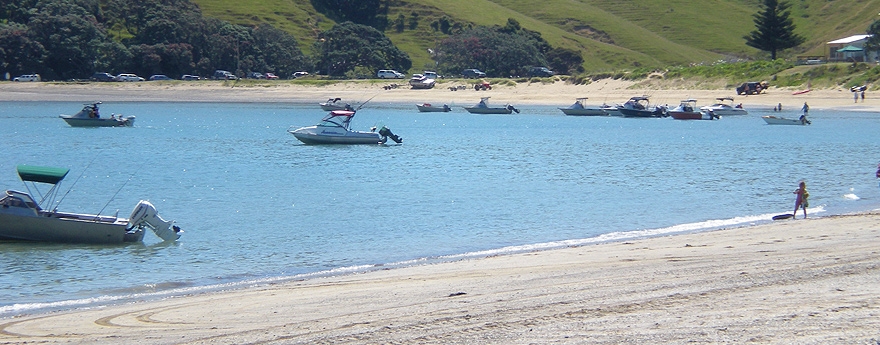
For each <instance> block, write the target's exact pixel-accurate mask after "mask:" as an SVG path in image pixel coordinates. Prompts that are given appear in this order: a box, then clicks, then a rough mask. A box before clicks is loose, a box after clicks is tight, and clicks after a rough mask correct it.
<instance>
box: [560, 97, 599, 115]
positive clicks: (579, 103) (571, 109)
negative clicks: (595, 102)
mask: <svg viewBox="0 0 880 345" xmlns="http://www.w3.org/2000/svg"><path fill="white" fill-rule="evenodd" d="M586 100H587V97H581V98H576V99H575V101H574V104H572V105H570V106H568V107H565V108H559V110H562V113H563V114H565V115H571V116H604V115H608V113H606V112H605V110H603V109H602V108H601V107H593V106H588V105H586Z"/></svg>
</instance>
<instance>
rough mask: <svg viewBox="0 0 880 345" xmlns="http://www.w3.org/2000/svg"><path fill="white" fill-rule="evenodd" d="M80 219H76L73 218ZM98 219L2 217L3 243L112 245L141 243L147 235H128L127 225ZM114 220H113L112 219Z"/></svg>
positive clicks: (136, 232) (0, 232)
mask: <svg viewBox="0 0 880 345" xmlns="http://www.w3.org/2000/svg"><path fill="white" fill-rule="evenodd" d="M74 216H77V217H74ZM88 217H92V219H94V217H95V216H90V215H73V214H61V213H43V214H41V215H40V216H33V215H20V214H7V213H0V239H5V240H17V241H38V242H55V243H87V244H113V243H127V242H140V241H142V240H143V238H144V231H143V230H142V229H137V230H134V231H131V232H129V231H127V230H126V227H127V226H128V221H127V220H124V219H118V220H116V219H115V218H114V217H101V218H104V219H106V220H107V221H94V220H86V219H85V218H88ZM110 218H113V219H110Z"/></svg>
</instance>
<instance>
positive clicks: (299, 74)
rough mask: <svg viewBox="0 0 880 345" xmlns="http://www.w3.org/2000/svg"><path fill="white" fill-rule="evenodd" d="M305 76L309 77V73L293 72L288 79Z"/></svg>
mask: <svg viewBox="0 0 880 345" xmlns="http://www.w3.org/2000/svg"><path fill="white" fill-rule="evenodd" d="M307 75H309V72H305V71H299V72H293V74H292V75H291V76H290V79H296V78H302V77H305V76H307Z"/></svg>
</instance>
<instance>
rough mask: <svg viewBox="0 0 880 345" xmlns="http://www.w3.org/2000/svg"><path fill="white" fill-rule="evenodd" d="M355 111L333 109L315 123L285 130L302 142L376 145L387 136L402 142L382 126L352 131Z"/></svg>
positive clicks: (381, 142) (312, 143) (382, 142)
mask: <svg viewBox="0 0 880 345" xmlns="http://www.w3.org/2000/svg"><path fill="white" fill-rule="evenodd" d="M354 115H355V111H352V110H334V111H331V112H330V113H329V114H327V116H324V118H323V119H321V122H319V123H318V124H317V125H314V126H307V127H300V128H297V129H292V128H293V127H290V128H288V129H287V132H288V133H290V134H293V136H294V137H296V138H297V139H299V141H301V142H303V143H304V144H310V145H314V144H347V145H369V144H372V145H376V144H384V143H385V142H386V141H387V140H388V138H391V140H394V142H396V143H398V144H399V143H401V142H403V139H401V138H400V137H398V136H397V135H394V133H391V130H390V129H388V127H384V126H383V127H382V128H380V129H379V131H378V132H376V131H375V127H374V128H373V130H371V131H369V132H364V131H353V130H351V129H350V126H351V120H352V118H354Z"/></svg>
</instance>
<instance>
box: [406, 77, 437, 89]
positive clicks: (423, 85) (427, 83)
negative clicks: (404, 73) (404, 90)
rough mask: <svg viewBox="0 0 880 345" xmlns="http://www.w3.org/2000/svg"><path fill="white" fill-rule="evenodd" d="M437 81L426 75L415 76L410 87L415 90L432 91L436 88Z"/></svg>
mask: <svg viewBox="0 0 880 345" xmlns="http://www.w3.org/2000/svg"><path fill="white" fill-rule="evenodd" d="M436 83H437V81H436V80H435V79H434V78H431V77H429V76H427V75H424V74H413V76H412V78H410V79H409V86H411V87H412V88H413V89H430V88H433V87H434V84H436Z"/></svg>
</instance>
